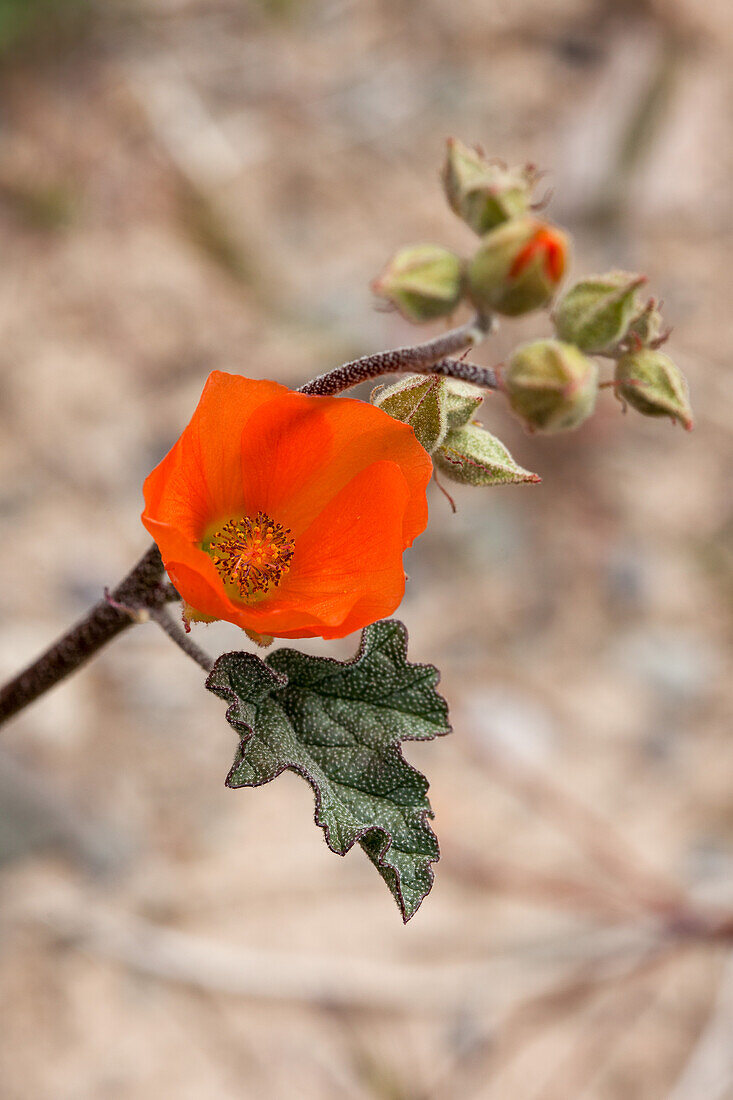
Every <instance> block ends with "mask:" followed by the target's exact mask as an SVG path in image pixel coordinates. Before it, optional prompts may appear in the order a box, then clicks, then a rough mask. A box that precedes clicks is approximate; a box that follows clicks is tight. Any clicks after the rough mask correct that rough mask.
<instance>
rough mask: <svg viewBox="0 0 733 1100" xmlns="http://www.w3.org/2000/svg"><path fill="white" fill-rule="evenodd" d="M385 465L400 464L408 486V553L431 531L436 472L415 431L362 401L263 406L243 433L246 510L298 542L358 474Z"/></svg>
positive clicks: (300, 397) (294, 400) (293, 399)
mask: <svg viewBox="0 0 733 1100" xmlns="http://www.w3.org/2000/svg"><path fill="white" fill-rule="evenodd" d="M381 459H388V460H391V461H393V462H395V463H397V464H398V465H399V466H400V469H401V470H402V472H403V474H404V476H405V480H406V482H407V485H408V489H409V500H408V504H407V507H406V510H405V519H404V540H405V543H404V544H405V545H406V546H409V545H411V543H412V541H413V540H414V539H415V537H416V536H417V535H418V534H419V533H420V532H421V531H423V530H424V528H425V525H426V523H427V503H426V498H425V488H426V486H427V483H428V481H429V480H430V477H431V476H432V470H433V467H432V462H431V461H430V458H429V456H428V454H427V453H426V451H425V450H424V449H423V448H422V447H421V446H420V444H419V443H418V442H417V439H416V438H415V433H414V432H413V430H412V428H410V427H409V426H408V425H406V424H401V423H399V422H398V421H396V420H394V419H393V418H392V417H391V416H389V415H388V414H387V413H385V412H384V411H383V410H382V409H378V408H376V407H375V406H374V405H369V404H367V403H366V402H364V401H356V400H354V399H353V398H348V397H310V396H306V395H305V394H298V393H288V394H287V395H286V396H283V397H278V398H277V399H275V400H273V401H271V402H268V404H266V405H263V406H261V407H260V408H259V409H258V410H257V412H256V413H255V414H254V415H253V416H252V418H251V419H250V421H249V422H248V424H247V428H246V431H245V432H244V433H243V438H242V481H243V484H244V486H245V498H246V500H247V505H248V508H249V509H250V510H255V511H256V510H257V508H262V510H263V511H265V512H267V514H268V515H269V516H271V517H272V518H273V519H274V520H276V521H277V522H278V523H282V524H283V526H285V527H288V528H290V529H291V530H292V532H293V534H294V535H295V536H296V538H297V536H298V534H299V533H300V532H301V531H303V530H305V529H306V528H307V527H308V526H309V525H310V524H311V523H312V522H313V520H314V519H315V517H316V516H317V515H318V513H319V512H320V511H322V510H323V508H324V507H326V505H327V504H328V503H329V501H330V500H332V499H333V497H334V496H335V495H336V493H338V492H340V490H341V489H342V488H343V487H344V486H345V485H347V484H348V482H349V481H350V480H351V479H352V478H353V477H354V476H355V475H356V474H357V473H359V472H360V471H362V470H363V469H365V468H366V467H367V466H369V465H371V464H372V463H374V462H375V461H379V460H381ZM263 501H265V502H266V503H262V502H263Z"/></svg>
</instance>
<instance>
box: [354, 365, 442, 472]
mask: <svg viewBox="0 0 733 1100" xmlns="http://www.w3.org/2000/svg"><path fill="white" fill-rule="evenodd" d="M446 381H447V380H446V379H445V378H439V377H437V376H433V377H429V378H426V377H425V375H421V374H410V375H408V377H407V378H401V379H400V381H399V382H395V384H394V385H393V386H385V387H383V388H377V389H376V390H374V391H373V393H372V396H371V401H372V404H373V405H377V406H378V407H379V408H380V409H384V411H385V412H386V413H389V415H390V416H393V417H394V418H395V420H401V421H402V423H403V424H409V425H410V427H411V428H412V430H413V431H414V433H415V435H416V437H417V441H418V443H420V444H421V445H422V446H423V447H424V448H425V450H426V451H427V452H428V454H432V452H433V451H434V450H435V448H436V447H437V446H438V445H439V444H440V443H442V442H443V440H444V438H445V435H446V432H447V431H448V416H447V400H448V396H447V393H446Z"/></svg>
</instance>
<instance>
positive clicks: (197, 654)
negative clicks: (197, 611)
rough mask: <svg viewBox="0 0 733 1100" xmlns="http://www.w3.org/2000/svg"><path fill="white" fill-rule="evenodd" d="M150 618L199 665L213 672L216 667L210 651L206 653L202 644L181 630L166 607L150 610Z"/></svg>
mask: <svg viewBox="0 0 733 1100" xmlns="http://www.w3.org/2000/svg"><path fill="white" fill-rule="evenodd" d="M150 618H151V619H152V620H153V621H154V622H156V623H157V624H158V626H159V627H160V628H161V630H163V631H165V633H166V634H167V635H168V637H169V638H170V640H171V641H172V642H173V644H174V645H177V646H178V648H179V649H182V650H183V652H184V653H185V654H186V655H187V656H188V657H191V659H192V660H194V661H195V662H196V664H197V665H201V668H203V669H204V671H205V672H211V670H212V668H213V667H214V662H213V660H212V658H211V657H209V655H208V653H205V652H204V650H203V649H201V647H200V646H197V645H196V643H195V642H194V641H193V639H192V638H189V636H188V634H185V633H184V631H183V630H181V628H180V626H179V625H178V623H177V622H176V621H175V620H174V619H173V617H172V616H171V615H170V614H169V613H168V612H167V611H166V609H165V608H164V607H156V608H154V609H153V610H152V611H151V612H150Z"/></svg>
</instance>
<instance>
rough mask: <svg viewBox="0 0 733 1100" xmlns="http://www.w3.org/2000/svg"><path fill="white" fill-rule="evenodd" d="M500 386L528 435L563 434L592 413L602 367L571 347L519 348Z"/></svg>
mask: <svg viewBox="0 0 733 1100" xmlns="http://www.w3.org/2000/svg"><path fill="white" fill-rule="evenodd" d="M501 385H502V389H503V390H504V392H505V393H506V395H507V397H508V399H509V404H510V405H511V407H512V409H513V410H514V412H515V413H516V414H517V416H519V417H520V418H521V419H522V420H524V422H525V424H526V426H527V428H528V429H529V431H542V432H562V431H567V430H568V429H569V428H577V427H578V425H579V424H582V423H583V421H584V420H586V419H587V418H588V417H589V416H590V414H591V413H592V412H593V409H594V407H595V402H596V395H597V393H598V366H597V364H596V363H594V362H593V360H592V359H589V358H588V357H587V356H586V355H583V353H582V351H579V350H578V348H576V347H574V346H573V345H572V344H563V343H561V342H560V341H559V340H536V341H534V343H531V344H524V345H523V346H522V347H519V348H517V350H516V351H515V352H514V354H513V355H512V357H511V359H510V360H509V363H508V364H507V367H506V369H505V371H504V373H503V375H502V379H501Z"/></svg>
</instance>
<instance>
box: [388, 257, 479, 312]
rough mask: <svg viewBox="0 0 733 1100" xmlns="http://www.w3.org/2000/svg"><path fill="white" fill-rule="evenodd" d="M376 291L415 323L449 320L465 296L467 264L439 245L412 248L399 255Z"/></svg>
mask: <svg viewBox="0 0 733 1100" xmlns="http://www.w3.org/2000/svg"><path fill="white" fill-rule="evenodd" d="M372 290H373V291H374V293H375V294H377V295H379V297H380V298H386V299H387V301H388V302H391V303H392V304H393V305H394V306H396V308H397V309H398V310H399V311H400V313H401V314H402V316H403V317H404V318H405V319H406V320H408V321H412V322H413V323H415V324H422V323H423V322H424V321H432V320H434V319H435V318H436V317H448V316H449V315H450V314H451V313H453V311H454V310H455V308H456V306H457V305H458V303H459V302H460V300H461V296H462V293H463V261H462V260H461V258H460V256H457V255H456V253H455V252H451V251H450V249H448V248H443V247H441V246H440V245H437V244H417V245H408V246H407V247H406V248H401V249H400V250H399V251H398V252H396V253H395V255H394V256H393V257H392V259H391V260H390V261H389V263H388V264H387V266H386V267H385V269H384V271H383V272H382V274H381V275H379V276H378V277H377V278H376V279H375V280H374V282H373V283H372Z"/></svg>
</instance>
